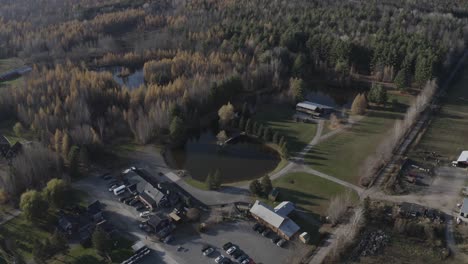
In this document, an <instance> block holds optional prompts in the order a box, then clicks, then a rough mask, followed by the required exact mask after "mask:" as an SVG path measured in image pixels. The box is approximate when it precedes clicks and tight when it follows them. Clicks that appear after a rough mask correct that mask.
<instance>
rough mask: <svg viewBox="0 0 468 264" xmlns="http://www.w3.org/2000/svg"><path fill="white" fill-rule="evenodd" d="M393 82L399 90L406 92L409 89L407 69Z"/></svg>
mask: <svg viewBox="0 0 468 264" xmlns="http://www.w3.org/2000/svg"><path fill="white" fill-rule="evenodd" d="M393 82H394V83H395V85H396V87H397V89H398V90H400V91H404V90H406V89H407V86H408V80H407V77H406V70H405V69H401V70H400V71H399V72H398V73H397V75H396V77H395V79H394V80H393Z"/></svg>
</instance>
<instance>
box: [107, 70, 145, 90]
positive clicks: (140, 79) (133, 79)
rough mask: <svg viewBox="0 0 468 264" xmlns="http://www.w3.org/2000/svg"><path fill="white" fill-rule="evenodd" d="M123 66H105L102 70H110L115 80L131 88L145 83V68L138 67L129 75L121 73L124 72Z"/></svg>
mask: <svg viewBox="0 0 468 264" xmlns="http://www.w3.org/2000/svg"><path fill="white" fill-rule="evenodd" d="M122 68H123V67H121V66H115V67H103V68H101V69H100V70H101V71H108V72H111V73H112V76H113V77H114V80H115V81H116V82H117V83H118V84H120V85H121V86H124V85H125V86H126V87H127V88H128V89H129V90H133V89H136V88H138V87H140V85H142V84H145V77H144V75H143V69H142V68H141V69H136V70H130V74H129V75H128V76H125V77H123V76H121V75H120V73H121V72H122Z"/></svg>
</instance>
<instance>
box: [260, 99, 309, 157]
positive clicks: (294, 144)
mask: <svg viewBox="0 0 468 264" xmlns="http://www.w3.org/2000/svg"><path fill="white" fill-rule="evenodd" d="M294 113H295V109H294V108H293V107H291V106H288V105H274V104H272V105H263V106H261V107H259V109H258V110H257V113H256V114H255V115H254V116H253V117H252V120H254V121H257V122H260V123H262V124H266V125H268V126H269V127H270V128H271V129H272V130H273V131H278V133H279V134H280V136H284V137H285V139H286V140H287V142H288V150H289V152H290V153H291V155H294V153H295V152H298V151H300V150H301V149H302V148H303V147H304V146H305V145H306V144H307V143H309V142H310V141H311V140H312V139H313V138H314V136H315V131H316V129H317V124H310V123H301V122H295V121H294V120H293V119H292V116H293V115H294Z"/></svg>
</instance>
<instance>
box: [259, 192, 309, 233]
mask: <svg viewBox="0 0 468 264" xmlns="http://www.w3.org/2000/svg"><path fill="white" fill-rule="evenodd" d="M293 210H294V205H293V204H292V203H291V202H282V203H280V204H279V205H278V206H277V207H275V209H272V208H270V207H269V206H268V205H266V204H264V203H262V202H260V201H258V200H257V201H256V202H255V204H254V205H253V206H252V208H250V213H251V214H252V216H253V217H254V218H256V219H257V220H258V221H259V222H262V223H263V224H265V225H267V226H268V227H269V228H271V229H272V230H273V231H275V232H276V233H278V235H280V236H281V237H283V238H285V239H288V240H289V239H290V238H291V237H293V236H294V235H295V234H297V232H299V229H300V227H299V226H298V225H297V224H296V223H294V221H293V220H291V219H289V218H288V217H287V215H288V214H289V213H291V212H292V211H293ZM278 212H279V213H278Z"/></svg>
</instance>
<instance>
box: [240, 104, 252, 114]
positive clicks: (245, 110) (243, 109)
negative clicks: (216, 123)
mask: <svg viewBox="0 0 468 264" xmlns="http://www.w3.org/2000/svg"><path fill="white" fill-rule="evenodd" d="M249 115H250V113H249V108H248V105H247V102H244V104H243V105H242V116H243V117H248V116H249Z"/></svg>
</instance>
